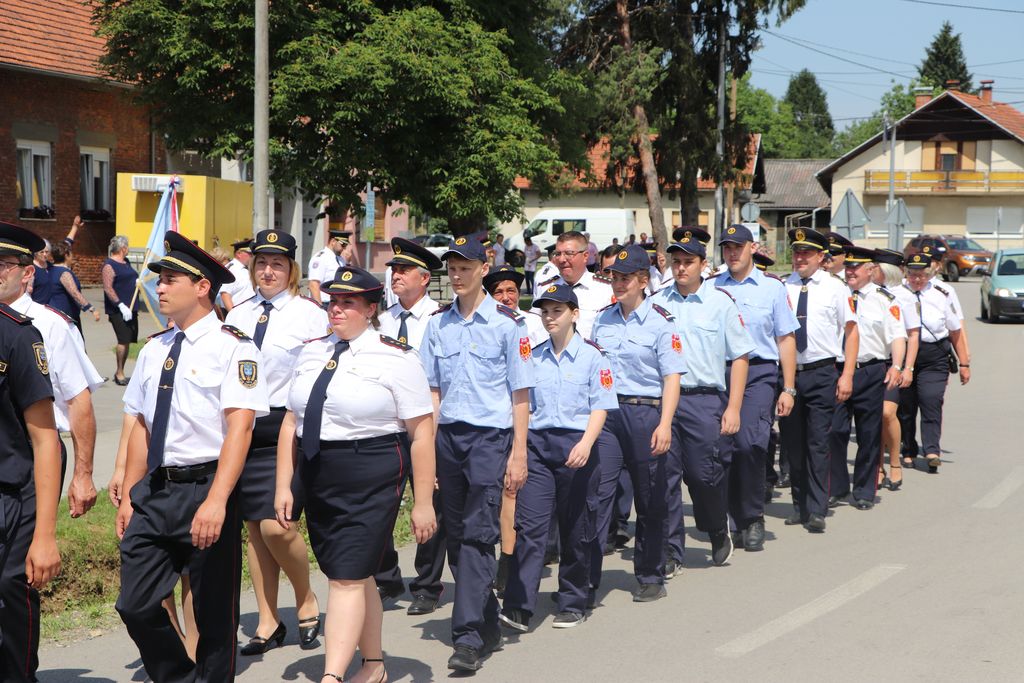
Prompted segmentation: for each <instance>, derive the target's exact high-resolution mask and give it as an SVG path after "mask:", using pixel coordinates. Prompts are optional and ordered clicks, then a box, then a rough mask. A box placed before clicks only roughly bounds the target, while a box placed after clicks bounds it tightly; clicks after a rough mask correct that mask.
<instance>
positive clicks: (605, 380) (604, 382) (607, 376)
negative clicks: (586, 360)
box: [600, 370, 615, 391]
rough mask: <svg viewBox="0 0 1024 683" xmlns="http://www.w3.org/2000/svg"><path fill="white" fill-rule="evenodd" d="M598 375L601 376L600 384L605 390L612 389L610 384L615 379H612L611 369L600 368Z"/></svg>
mask: <svg viewBox="0 0 1024 683" xmlns="http://www.w3.org/2000/svg"><path fill="white" fill-rule="evenodd" d="M600 376H601V386H602V387H604V388H605V389H606V390H608V391H611V390H612V384H614V383H615V380H613V379H612V371H611V370H602V371H601V373H600Z"/></svg>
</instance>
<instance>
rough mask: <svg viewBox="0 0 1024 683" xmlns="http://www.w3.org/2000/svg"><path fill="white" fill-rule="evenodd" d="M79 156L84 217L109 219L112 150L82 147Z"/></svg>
mask: <svg viewBox="0 0 1024 683" xmlns="http://www.w3.org/2000/svg"><path fill="white" fill-rule="evenodd" d="M78 158H79V177H80V181H79V182H80V185H79V188H80V196H81V211H82V217H83V218H85V219H86V220H107V219H109V218H110V150H109V149H103V148H100V147H82V148H81V152H80V154H79V157H78Z"/></svg>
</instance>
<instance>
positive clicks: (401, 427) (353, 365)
mask: <svg viewBox="0 0 1024 683" xmlns="http://www.w3.org/2000/svg"><path fill="white" fill-rule="evenodd" d="M382 290H383V286H382V285H381V283H380V282H378V281H377V279H376V278H375V277H374V276H373V275H371V274H370V273H368V272H366V271H365V270H363V269H361V268H355V267H351V266H346V267H343V268H339V269H338V271H337V273H336V274H335V278H334V280H333V281H331V282H329V283H324V286H323V288H322V289H321V291H323V292H325V293H327V294H329V295H330V297H331V300H330V303H329V304H328V307H327V315H328V319H329V322H330V325H331V334H328V335H327V336H326V337H322V338H320V339H314V340H311V341H310V342H308V343H307V344H306V346H305V348H304V349H303V350H302V353H301V354H300V355H299V360H298V364H297V366H296V371H295V377H294V379H293V381H292V383H291V387H290V390H289V393H288V412H287V413H286V415H285V419H284V423H283V425H282V427H281V434H280V439H279V445H278V461H277V495H276V500H275V507H276V509H277V520H278V522H279V523H280V524H281V525H282V526H284V527H287V526H289V520H290V518H291V516H292V506H293V494H292V490H291V481H292V472H293V468H294V467H295V466H296V463H298V465H297V466H298V471H299V480H300V482H301V490H302V494H303V495H304V496H305V500H306V521H307V524H308V526H309V537H310V542H311V543H312V546H313V553H314V554H315V555H316V558H317V561H318V562H319V563H320V569H321V570H322V571H323V572H324V574H326V575H327V578H328V580H329V581H328V583H329V586H330V594H329V597H328V601H327V621H326V628H325V637H326V643H327V646H326V650H327V651H326V660H325V666H324V672H325V673H324V674H323V676H322V679H321V680H322V681H328V683H330V682H331V681H340V680H342V675H344V673H345V671H346V670H347V669H348V666H349V663H350V662H351V661H352V657H353V656H354V655H355V649H356V647H357V646H358V647H359V650H360V654H361V655H362V657H363V666H362V668H361V669H360V671H359V673H358V674H356V676H355V677H354V678H353V679H352V680H354V681H359V682H360V683H365V682H366V681H373V682H378V683H379V682H382V681H384V680H385V679H386V678H387V673H386V672H385V671H384V661H383V659H382V656H381V655H382V650H381V623H382V621H383V608H382V606H381V601H380V596H379V595H378V593H377V587H376V585H375V583H374V580H373V575H374V573H375V572H376V571H377V567H378V565H379V564H380V559H381V556H382V554H383V552H384V549H385V546H386V544H387V539H388V537H389V536H390V535H391V533H392V531H393V529H394V525H395V520H396V519H397V517H398V508H399V503H400V502H401V500H402V492H403V490H404V489H405V483H406V480H407V479H408V476H409V467H410V464H411V465H412V467H413V473H414V474H413V493H414V498H415V504H414V506H413V510H412V528H413V532H414V533H415V535H416V540H417V542H420V543H422V542H424V541H426V540H427V539H429V538H430V536H431V535H432V534H433V533H434V530H435V526H436V522H435V518H434V508H433V505H432V504H431V500H432V494H433V488H434V406H433V402H432V400H431V396H430V389H429V387H428V386H427V378H426V374H425V373H424V370H423V367H422V365H421V364H420V360H419V357H418V356H417V355H416V353H415V352H414V351H413V350H412V347H410V346H409V345H407V344H403V343H401V342H399V341H397V340H395V339H392V338H390V337H385V336H383V335H381V334H379V333H377V331H376V327H377V307H378V305H379V302H380V297H381V292H382ZM410 461H411V462H410Z"/></svg>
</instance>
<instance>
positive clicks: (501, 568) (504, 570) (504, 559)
mask: <svg viewBox="0 0 1024 683" xmlns="http://www.w3.org/2000/svg"><path fill="white" fill-rule="evenodd" d="M511 561H512V556H511V555H509V554H507V553H502V554H501V557H499V558H498V572H497V574H495V576H494V592H495V593H497V594H498V597H499V598H502V597H504V596H505V584H506V583H508V563H509V562H511Z"/></svg>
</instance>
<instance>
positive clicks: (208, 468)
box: [154, 460, 217, 484]
mask: <svg viewBox="0 0 1024 683" xmlns="http://www.w3.org/2000/svg"><path fill="white" fill-rule="evenodd" d="M216 471H217V461H216V460H211V461H210V462H204V463H203V464H201V465H188V466H186V467H157V468H156V470H154V474H157V475H159V476H161V477H163V478H164V479H166V480H167V481H173V482H178V483H183V484H188V483H192V482H195V481H199V480H200V479H202V478H204V477H207V476H209V475H211V474H213V473H214V472H216Z"/></svg>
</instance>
